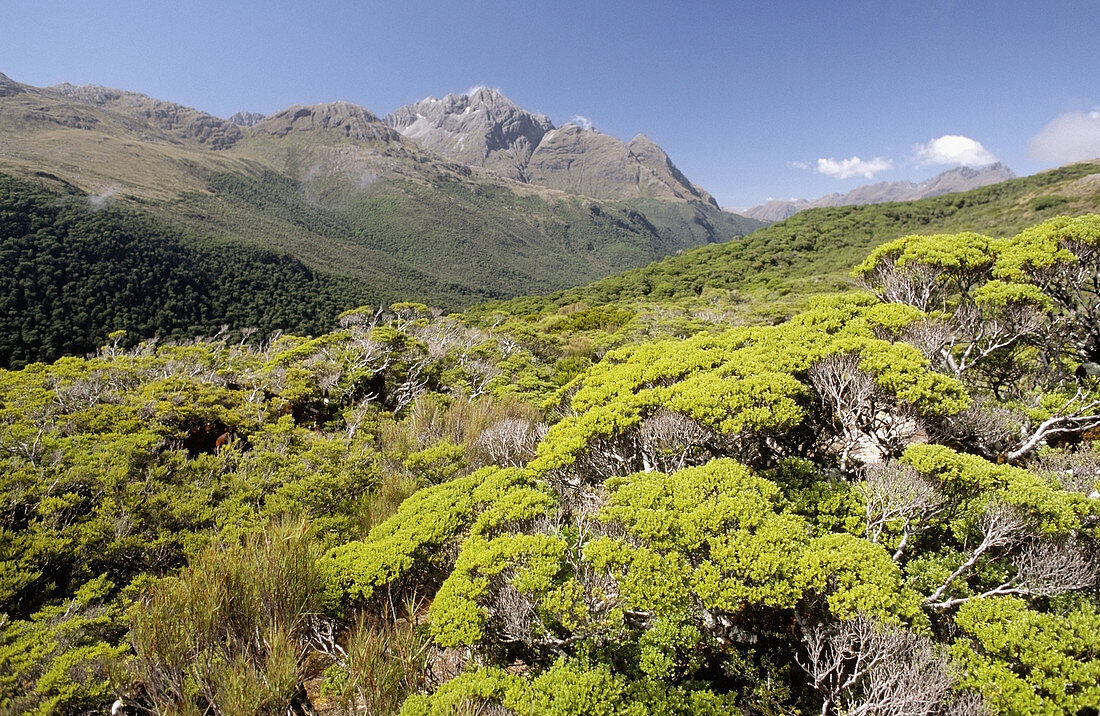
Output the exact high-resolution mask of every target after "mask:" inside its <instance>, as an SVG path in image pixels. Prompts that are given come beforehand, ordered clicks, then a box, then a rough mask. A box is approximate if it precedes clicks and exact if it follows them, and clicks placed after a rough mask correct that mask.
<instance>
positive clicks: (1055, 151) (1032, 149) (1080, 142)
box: [1027, 111, 1100, 164]
mask: <svg viewBox="0 0 1100 716" xmlns="http://www.w3.org/2000/svg"><path fill="white" fill-rule="evenodd" d="M1027 150H1028V154H1030V155H1031V157H1032V158H1033V159H1038V160H1039V161H1043V162H1058V163H1060V164H1067V163H1069V162H1075V161H1078V160H1081V159H1095V158H1097V157H1100V111H1092V112H1089V113H1088V114H1085V113H1084V112H1069V113H1067V114H1063V115H1060V116H1058V117H1055V118H1054V119H1052V120H1051V121H1050V122H1049V123H1048V124H1047V126H1045V127H1043V128H1042V129H1040V130H1039V133H1038V134H1036V135H1035V136H1034V137H1032V138H1031V141H1029V142H1028V143H1027Z"/></svg>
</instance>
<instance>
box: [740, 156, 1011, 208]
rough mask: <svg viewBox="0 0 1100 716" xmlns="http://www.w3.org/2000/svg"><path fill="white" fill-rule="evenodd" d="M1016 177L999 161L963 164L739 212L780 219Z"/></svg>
mask: <svg viewBox="0 0 1100 716" xmlns="http://www.w3.org/2000/svg"><path fill="white" fill-rule="evenodd" d="M1015 178H1016V174H1015V173H1013V171H1012V170H1011V169H1009V168H1008V167H1006V166H1005V165H1004V164H1002V163H1000V162H997V163H995V164H989V165H986V166H984V167H980V168H978V169H973V168H971V167H966V166H962V167H955V168H954V169H948V170H947V171H945V172H941V173H940V174H937V175H936V176H934V177H932V178H931V179H926V180H924V181H922V182H919V183H914V182H911V181H893V182H879V183H878V184H867V185H865V186H859V187H856V188H855V189H852V190H851V191H849V192H847V193H846V194H837V193H833V194H827V195H826V196H822V197H819V198H817V199H814V200H813V201H810V200H808V199H792V200H790V201H784V200H782V199H772V200H771V201H768V202H765V203H763V204H760V205H759V206H754V207H752V208H751V209H746V210H745V211H742V212H739V213H741V214H744V215H745V216H751V217H752V218H754V219H759V220H761V221H767V222H773V221H782V220H783V219H786V218H788V217H790V216H793V215H794V214H797V213H798V212H800V211H804V210H806V209H817V208H821V207H826V206H848V205H863V204H882V203H885V202H889V201H914V200H916V199H927V198H929V197H933V196H942V195H943V194H951V193H954V192H960V191H969V190H971V189H977V188H978V187H982V186H987V185H989V184H996V183H997V182H1002V181H1007V180H1008V179H1015Z"/></svg>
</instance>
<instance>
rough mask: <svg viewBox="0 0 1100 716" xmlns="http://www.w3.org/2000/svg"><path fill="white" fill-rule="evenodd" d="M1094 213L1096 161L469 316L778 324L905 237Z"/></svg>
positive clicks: (791, 223) (798, 218) (1008, 231)
mask: <svg viewBox="0 0 1100 716" xmlns="http://www.w3.org/2000/svg"><path fill="white" fill-rule="evenodd" d="M1097 212H1100V162H1083V163H1079V164H1072V165H1068V166H1065V167H1061V168H1059V169H1054V170H1051V171H1047V172H1041V173H1039V174H1036V175H1034V176H1030V177H1023V178H1019V179H1011V180H1008V181H1004V182H1000V183H998V184H992V185H989V186H986V187H982V188H979V189H973V190H971V191H968V192H962V193H956V194H949V195H944V196H940V197H933V198H929V199H920V200H917V201H911V202H891V203H883V204H873V205H866V206H842V207H826V208H820V209H810V210H807V211H804V212H800V213H798V214H796V215H795V216H792V217H790V218H789V219H786V220H785V221H781V222H779V223H775V224H772V225H770V226H767V227H765V228H763V229H759V230H757V231H755V232H753V233H752V234H750V235H748V236H745V237H744V238H741V239H736V240H733V241H729V242H726V243H723V244H714V245H710V246H702V247H699V248H696V249H692V250H690V251H685V252H684V253H683V254H680V255H678V256H672V257H670V258H667V259H664V260H662V261H658V262H655V263H653V264H650V265H649V266H646V267H644V268H640V269H631V270H628V271H626V272H624V273H622V274H619V275H616V276H610V277H608V278H605V279H600V280H598V281H595V282H593V283H591V284H588V285H586V286H581V287H577V288H572V289H567V290H565V291H561V292H558V293H555V294H553V295H549V296H543V297H530V298H521V299H514V300H513V301H510V302H499V303H491V304H487V305H485V306H479V307H477V308H476V309H475V310H474V311H473V312H471V313H470V315H471V316H473V317H477V316H481V315H490V314H491V313H492V311H494V310H504V311H506V312H516V313H523V314H533V313H538V312H550V311H555V310H557V309H558V308H559V307H563V306H573V305H575V304H587V305H590V306H595V305H598V304H604V303H612V302H618V303H622V304H625V305H633V304H636V303H638V302H646V301H653V300H658V299H659V300H665V301H667V300H668V299H677V300H687V301H695V300H699V301H701V302H703V303H708V304H714V306H716V307H717V306H720V307H722V310H726V309H728V308H730V307H735V308H737V310H738V311H741V312H743V313H745V314H752V316H753V319H754V320H774V319H777V318H782V317H784V316H786V315H789V314H790V313H791V312H792V311H795V310H799V309H800V307H801V306H803V305H804V304H805V302H806V301H807V300H808V298H809V297H811V296H813V295H815V294H820V293H825V292H831V291H838V290H847V289H850V288H852V287H853V284H852V281H851V279H850V278H849V277H848V273H849V271H851V269H852V268H853V267H854V266H855V265H856V264H857V263H858V262H859V261H861V260H862V259H863V257H864V256H866V255H867V254H868V253H869V252H870V250H871V249H872V248H874V247H875V246H878V245H879V244H881V243H883V242H885V241H889V240H891V239H895V238H897V237H899V236H903V235H906V234H933V233H956V232H960V231H975V232H980V233H985V234H989V235H993V236H1011V235H1013V234H1015V233H1017V232H1019V231H1020V230H1022V229H1024V228H1026V227H1028V226H1031V225H1034V224H1036V223H1038V222H1040V221H1043V220H1045V219H1048V218H1051V217H1053V216H1057V215H1069V216H1077V215H1081V214H1086V213H1097ZM708 310H709V309H708ZM715 310H716V309H715Z"/></svg>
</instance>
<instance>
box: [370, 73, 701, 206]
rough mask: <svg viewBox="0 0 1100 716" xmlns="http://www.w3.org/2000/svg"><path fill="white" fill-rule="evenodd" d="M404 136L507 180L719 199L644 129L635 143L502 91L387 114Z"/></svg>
mask: <svg viewBox="0 0 1100 716" xmlns="http://www.w3.org/2000/svg"><path fill="white" fill-rule="evenodd" d="M385 121H386V123H387V124H388V125H389V126H390V127H393V128H394V129H396V130H397V131H399V132H401V134H403V135H404V136H405V137H408V138H409V139H413V140H415V141H417V142H419V143H420V144H421V145H422V146H424V147H426V148H428V149H430V150H432V151H434V152H437V153H439V154H442V155H443V156H445V157H447V158H448V159H452V160H455V161H459V162H462V163H464V164H470V165H474V166H480V167H484V168H486V169H490V170H492V171H495V172H497V173H499V174H502V175H504V176H506V177H508V178H510V179H515V180H517V181H522V182H527V183H530V184H538V185H541V186H546V187H550V188H553V189H561V190H563V191H569V192H576V193H580V194H585V195H587V196H591V197H593V198H597V199H634V198H638V197H658V198H677V199H686V200H692V201H705V202H707V203H708V204H711V205H713V206H715V207H717V203H716V202H715V201H714V199H713V198H711V196H710V195H709V194H707V193H706V192H705V191H703V190H702V189H700V188H699V187H697V186H695V185H694V184H692V183H691V182H690V181H688V179H687V177H685V176H684V175H683V174H682V173H681V172H680V170H679V169H677V168H676V167H675V165H673V164H672V162H671V161H670V160H669V158H668V155H667V154H665V152H664V151H663V150H662V149H661V148H660V147H659V146H657V144H656V143H654V142H653V141H652V140H651V139H649V138H648V137H646V136H645V135H641V134H640V135H638V136H637V137H635V138H634V139H633V140H632V141H631V142H630V144H629V145H628V144H624V143H623V142H622V141H620V140H618V139H616V138H614V137H611V136H609V135H606V134H602V133H600V132H598V131H596V130H594V129H589V128H585V127H580V126H578V125H575V124H566V125H564V126H562V127H560V128H555V127H554V125H553V124H552V123H551V122H550V120H549V118H547V117H546V116H545V115H541V114H533V113H531V112H528V111H527V110H525V109H523V108H521V107H519V106H518V105H516V104H515V103H514V102H512V101H511V100H509V99H508V98H507V97H505V96H504V95H502V94H501V93H500V92H497V91H496V90H492V89H486V88H480V89H478V90H476V91H474V92H472V93H471V94H470V95H468V96H467V95H455V94H449V95H447V96H446V97H444V98H443V99H436V98H434V97H429V98H428V99H425V100H422V101H420V102H417V103H415V104H410V105H406V106H405V107H402V108H400V109H398V110H397V111H395V112H393V113H392V114H390V115H388V116H387V117H386V119H385Z"/></svg>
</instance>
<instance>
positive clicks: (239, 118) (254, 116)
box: [229, 112, 264, 127]
mask: <svg viewBox="0 0 1100 716" xmlns="http://www.w3.org/2000/svg"><path fill="white" fill-rule="evenodd" d="M263 119H264V115H262V114H260V113H259V112H236V113H235V114H234V115H233V116H232V117H230V118H229V123H230V124H235V125H237V126H238V127H251V126H253V125H256V124H259V123H260V122H262V121H263Z"/></svg>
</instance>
